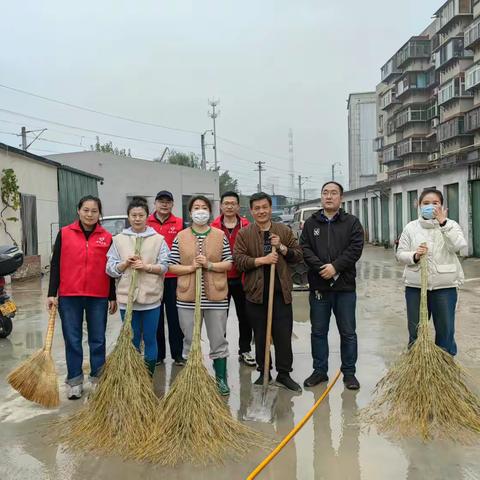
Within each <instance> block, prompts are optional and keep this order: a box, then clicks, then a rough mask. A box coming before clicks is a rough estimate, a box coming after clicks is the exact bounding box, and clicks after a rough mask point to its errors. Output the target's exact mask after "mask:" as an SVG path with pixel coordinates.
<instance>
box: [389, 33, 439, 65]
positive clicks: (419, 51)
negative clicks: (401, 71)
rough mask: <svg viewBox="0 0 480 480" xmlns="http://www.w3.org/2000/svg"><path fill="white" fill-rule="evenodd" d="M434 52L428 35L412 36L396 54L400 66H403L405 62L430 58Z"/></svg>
mask: <svg viewBox="0 0 480 480" xmlns="http://www.w3.org/2000/svg"><path fill="white" fill-rule="evenodd" d="M431 54H432V50H431V44H430V40H429V39H428V37H412V38H411V39H410V40H409V41H408V42H407V43H406V44H405V45H404V46H403V47H402V48H401V49H400V50H399V51H398V52H397V54H396V57H397V58H396V62H397V67H398V68H403V67H404V66H405V63H407V62H408V61H410V60H415V59H422V58H425V59H429V58H430V56H431Z"/></svg>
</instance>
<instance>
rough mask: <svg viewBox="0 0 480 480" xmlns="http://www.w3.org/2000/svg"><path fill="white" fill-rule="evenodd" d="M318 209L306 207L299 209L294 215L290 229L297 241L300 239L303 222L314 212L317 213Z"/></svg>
mask: <svg viewBox="0 0 480 480" xmlns="http://www.w3.org/2000/svg"><path fill="white" fill-rule="evenodd" d="M319 209H320V207H307V208H301V209H299V210H297V211H296V212H295V213H294V215H293V221H292V223H291V228H292V230H293V234H294V235H295V236H296V237H297V238H298V239H300V235H301V234H302V230H303V225H304V224H305V220H307V218H310V217H311V216H312V215H313V214H314V213H315V212H318V210H319Z"/></svg>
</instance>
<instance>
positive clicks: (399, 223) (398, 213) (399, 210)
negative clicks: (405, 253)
mask: <svg viewBox="0 0 480 480" xmlns="http://www.w3.org/2000/svg"><path fill="white" fill-rule="evenodd" d="M402 231H403V202H402V194H401V193H396V194H395V239H397V238H400V235H401V234H402Z"/></svg>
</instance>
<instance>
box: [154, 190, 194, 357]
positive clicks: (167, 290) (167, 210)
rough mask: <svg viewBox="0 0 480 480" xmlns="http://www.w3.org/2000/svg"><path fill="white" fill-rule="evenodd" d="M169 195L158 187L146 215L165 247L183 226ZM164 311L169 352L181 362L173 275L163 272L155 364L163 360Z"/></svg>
mask: <svg viewBox="0 0 480 480" xmlns="http://www.w3.org/2000/svg"><path fill="white" fill-rule="evenodd" d="M172 208H173V195H172V194H171V192H169V191H167V190H162V191H160V192H158V193H157V196H156V197H155V211H154V212H153V213H152V214H151V215H150V216H149V217H148V220H147V224H148V225H149V226H150V227H152V228H154V229H155V230H156V231H157V232H158V233H160V234H161V235H163V236H164V237H165V241H166V242H167V245H168V248H172V243H173V240H174V239H175V237H176V236H177V233H178V232H180V231H181V230H183V229H184V224H183V220H182V219H181V218H180V217H175V216H174V215H173V214H172ZM165 312H166V314H167V323H168V343H169V344H170V354H171V356H172V359H173V360H174V361H175V364H176V365H179V366H183V365H185V359H184V358H183V357H182V349H183V333H182V330H181V329H180V324H179V321H178V312H177V277H176V275H173V274H172V273H168V272H167V273H166V274H165V282H164V288H163V300H162V305H161V307H160V319H159V322H158V330H157V344H158V357H157V365H160V364H161V363H163V361H164V360H165V356H166V348H165V324H164V318H165Z"/></svg>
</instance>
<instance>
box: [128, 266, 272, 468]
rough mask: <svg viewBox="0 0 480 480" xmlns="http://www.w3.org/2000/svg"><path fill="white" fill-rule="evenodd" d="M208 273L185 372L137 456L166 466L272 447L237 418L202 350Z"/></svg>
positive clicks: (197, 301)
mask: <svg viewBox="0 0 480 480" xmlns="http://www.w3.org/2000/svg"><path fill="white" fill-rule="evenodd" d="M201 283H202V269H201V268H197V270H196V273H195V314H194V329H193V339H192V347H191V350H190V354H189V356H188V360H187V364H186V366H185V368H184V369H183V370H182V371H181V372H180V373H179V374H178V376H177V378H176V379H175V382H174V383H173V385H172V388H171V389H170V391H169V392H168V393H167V394H166V395H165V397H164V398H163V399H162V400H161V409H160V415H159V418H158V422H157V427H156V430H155V432H154V434H153V435H152V436H151V438H150V440H149V441H148V442H147V444H146V446H145V447H142V448H141V449H138V451H137V452H136V455H135V458H137V459H140V460H147V461H150V462H153V463H160V464H162V465H170V466H174V465H176V464H178V463H181V462H186V463H195V464H207V463H210V462H223V461H225V460H226V459H227V456H228V455H231V456H233V457H239V456H240V455H242V454H243V455H246V454H248V453H249V451H250V450H251V449H253V448H259V447H260V448H262V447H267V446H270V442H269V441H267V439H266V437H264V436H262V435H261V434H260V433H258V432H256V431H254V430H252V429H250V428H248V427H247V426H245V425H243V424H242V423H240V422H238V421H237V420H235V419H234V418H233V417H232V415H231V413H230V410H229V408H228V405H227V404H226V403H225V402H224V401H223V399H222V397H221V396H220V394H219V393H218V389H217V385H216V382H215V380H214V379H213V378H212V377H211V376H210V374H209V373H208V371H207V369H206V368H205V366H204V364H203V359H202V350H201V329H202V313H201Z"/></svg>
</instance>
